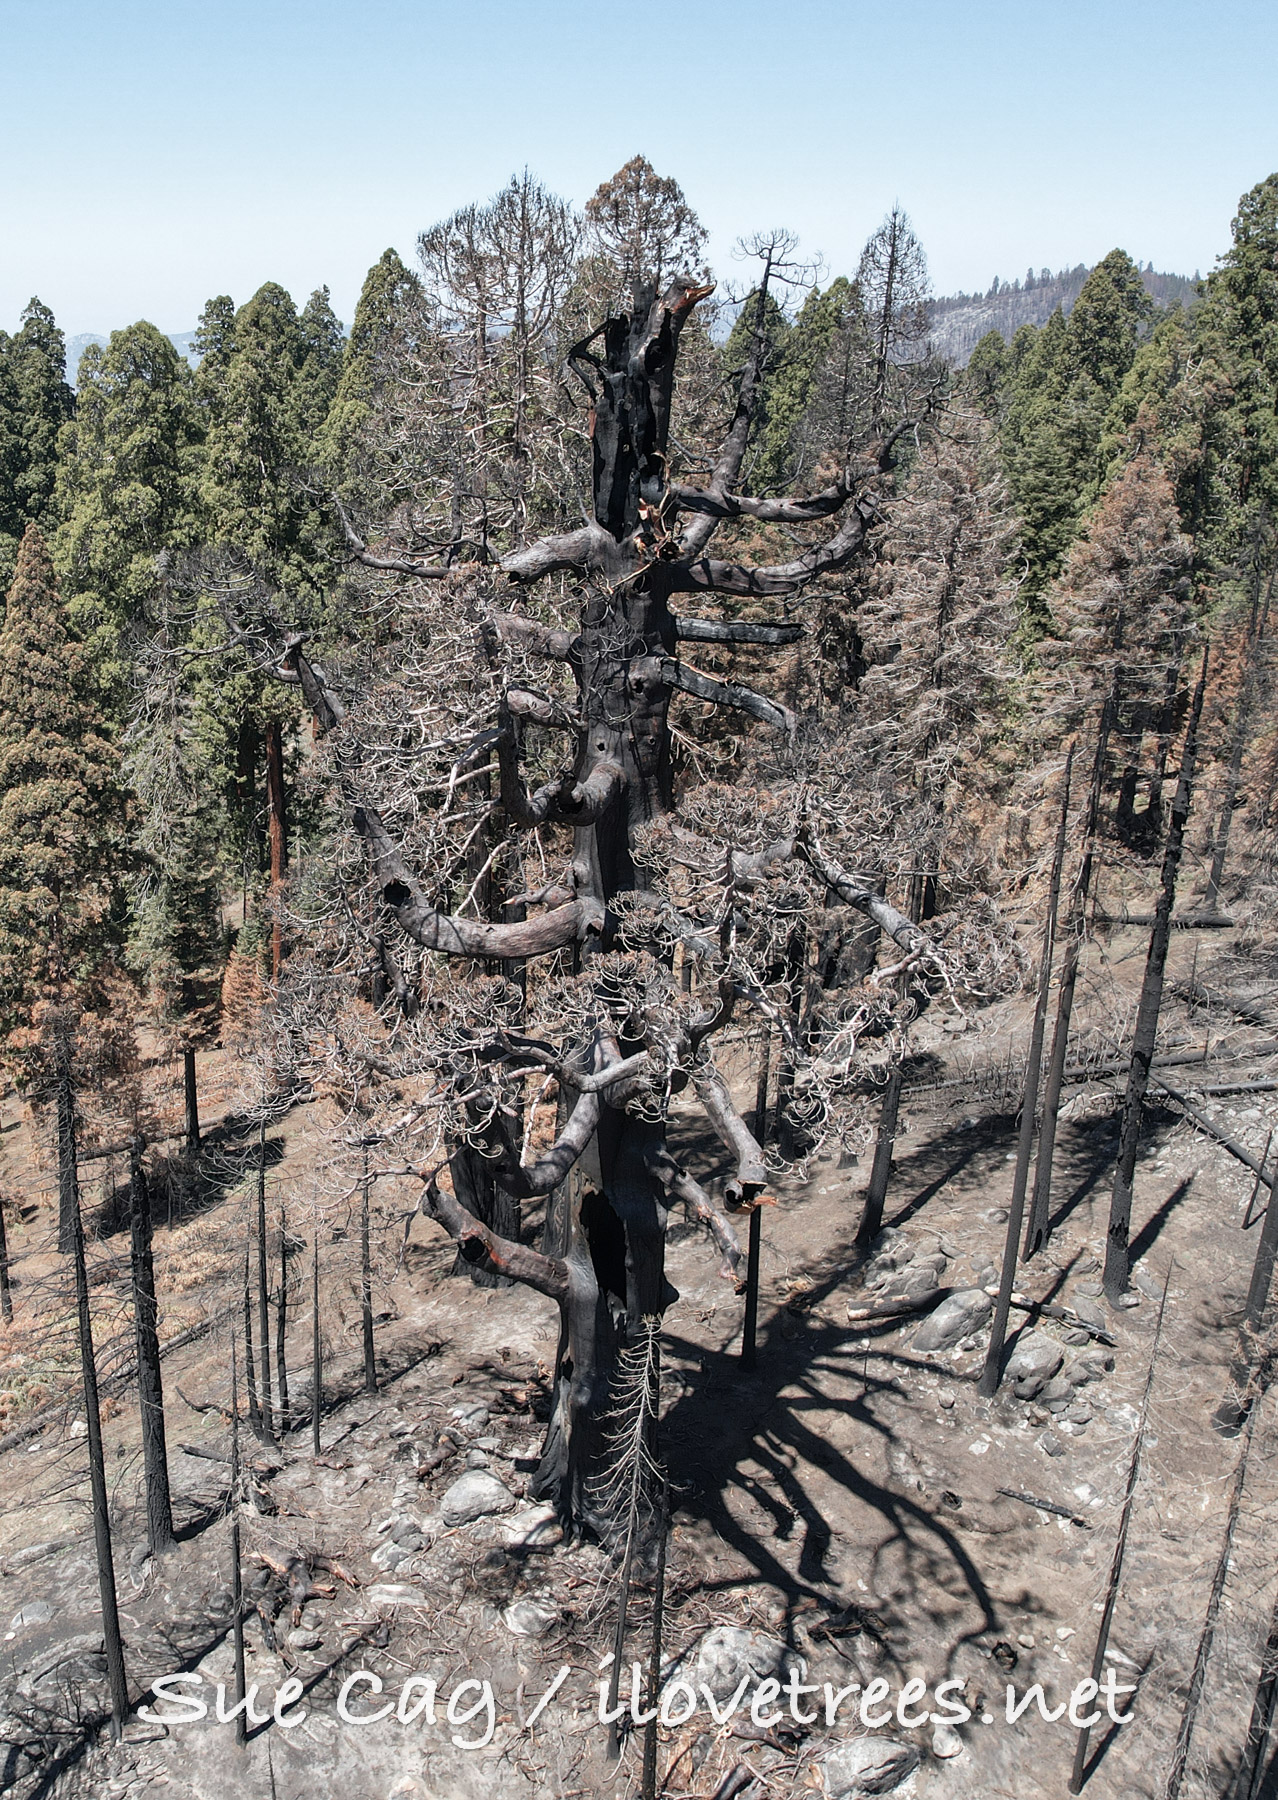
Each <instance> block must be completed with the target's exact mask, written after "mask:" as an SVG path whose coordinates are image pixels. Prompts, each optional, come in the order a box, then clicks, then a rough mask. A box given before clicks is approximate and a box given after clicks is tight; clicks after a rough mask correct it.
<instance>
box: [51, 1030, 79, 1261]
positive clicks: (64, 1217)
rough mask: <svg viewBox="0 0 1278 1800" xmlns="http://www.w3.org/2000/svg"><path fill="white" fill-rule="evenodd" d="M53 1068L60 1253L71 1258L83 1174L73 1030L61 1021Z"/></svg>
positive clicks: (55, 1041)
mask: <svg viewBox="0 0 1278 1800" xmlns="http://www.w3.org/2000/svg"><path fill="white" fill-rule="evenodd" d="M53 1067H54V1086H55V1095H54V1098H55V1104H56V1110H57V1119H56V1127H55V1129H56V1130H57V1134H58V1251H59V1253H60V1254H61V1255H62V1256H69V1255H70V1254H71V1252H72V1251H73V1250H74V1248H75V1235H76V1232H77V1231H78V1230H80V1229H81V1227H80V1225H79V1218H80V1170H79V1161H78V1156H77V1151H76V1139H75V1085H74V1081H73V1078H72V1073H71V1028H70V1026H69V1025H68V1024H67V1023H66V1021H65V1020H62V1019H60V1020H59V1021H58V1023H57V1024H56V1026H55V1027H54V1037H53Z"/></svg>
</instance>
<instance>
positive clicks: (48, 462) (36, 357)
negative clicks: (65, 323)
mask: <svg viewBox="0 0 1278 1800" xmlns="http://www.w3.org/2000/svg"><path fill="white" fill-rule="evenodd" d="M9 365H10V367H11V369H12V371H13V379H14V384H15V386H16V388H17V395H18V416H19V420H20V431H21V436H22V451H21V468H20V470H19V472H18V474H17V478H16V482H15V486H16V492H17V499H18V504H19V506H20V508H21V510H22V516H23V519H24V521H25V520H28V519H30V520H34V521H35V522H36V524H38V525H39V526H40V527H41V529H42V530H45V531H47V530H48V529H49V528H50V527H51V525H52V524H53V523H54V521H55V516H56V515H55V509H54V504H53V492H54V482H55V479H56V475H57V466H58V434H59V432H60V431H61V430H62V427H63V426H64V425H65V424H66V422H67V420H68V419H69V418H70V417H71V414H72V411H73V410H74V399H73V396H72V393H71V389H70V388H69V387H68V386H67V382H66V373H67V350H66V340H65V338H64V337H63V335H62V333H61V332H60V331H59V330H58V327H57V324H56V322H55V320H54V317H53V314H52V313H51V312H50V311H49V309H48V307H47V306H45V305H44V304H43V302H41V301H40V300H31V301H28V303H27V305H26V307H25V309H24V310H23V314H22V329H21V331H19V333H18V335H17V337H15V338H14V339H13V340H12V341H11V343H10V346H9Z"/></svg>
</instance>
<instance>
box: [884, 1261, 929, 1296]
mask: <svg viewBox="0 0 1278 1800" xmlns="http://www.w3.org/2000/svg"><path fill="white" fill-rule="evenodd" d="M940 1285H941V1278H940V1275H939V1274H938V1273H937V1271H936V1270H935V1269H934V1268H933V1267H932V1266H931V1264H930V1263H924V1262H912V1263H910V1264H908V1265H907V1267H906V1268H905V1270H904V1271H903V1272H902V1274H901V1275H900V1277H899V1278H898V1279H897V1280H895V1281H894V1282H893V1283H892V1291H893V1293H896V1294H900V1295H901V1296H902V1298H904V1299H906V1300H922V1299H924V1298H925V1297H926V1296H927V1295H928V1294H930V1293H933V1292H934V1291H935V1290H936V1289H937V1288H938V1287H940Z"/></svg>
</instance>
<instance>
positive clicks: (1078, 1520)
mask: <svg viewBox="0 0 1278 1800" xmlns="http://www.w3.org/2000/svg"><path fill="white" fill-rule="evenodd" d="M994 1492H995V1493H996V1494H1006V1495H1007V1498H1008V1499H1009V1500H1019V1501H1020V1502H1021V1505H1022V1506H1037V1507H1039V1508H1041V1510H1042V1511H1043V1512H1049V1513H1055V1514H1056V1516H1057V1518H1058V1519H1068V1520H1069V1522H1070V1524H1071V1525H1081V1526H1082V1528H1083V1530H1084V1531H1090V1530H1091V1528H1092V1522H1091V1520H1090V1519H1085V1518H1084V1517H1083V1515H1082V1514H1081V1513H1075V1512H1071V1511H1070V1510H1069V1508H1068V1506H1057V1504H1056V1502H1055V1501H1054V1500H1037V1499H1035V1497H1034V1495H1033V1494H1022V1493H1020V1492H1018V1490H1017V1489H1016V1488H1005V1487H1001V1488H995V1489H994Z"/></svg>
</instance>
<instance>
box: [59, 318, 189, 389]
mask: <svg viewBox="0 0 1278 1800" xmlns="http://www.w3.org/2000/svg"><path fill="white" fill-rule="evenodd" d="M165 336H166V337H167V338H168V340H169V342H170V343H171V344H172V346H173V348H174V349H175V350H176V351H177V353H178V355H179V356H184V357H185V358H186V360H187V361H188V362H189V363H190V365H191V367H192V368H193V369H196V368H198V367H199V364H200V359H199V357H198V356H197V355H196V354H195V351H194V350H193V349H192V348H191V346H192V344H193V343H194V342H195V333H194V332H193V331H169V332H166V333H165ZM108 342H109V340H108V339H107V338H106V337H104V336H103V335H102V333H101V332H100V331H82V332H80V333H79V335H78V336H77V337H73V338H68V339H67V380H68V382H70V384H71V386H72V387H74V386H75V384H76V377H77V376H78V374H79V372H80V358H81V357H82V356H83V355H84V353H85V351H86V350H87V349H88V348H89V345H90V344H101V345H102V347H103V349H105V348H106V346H107V343H108Z"/></svg>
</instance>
